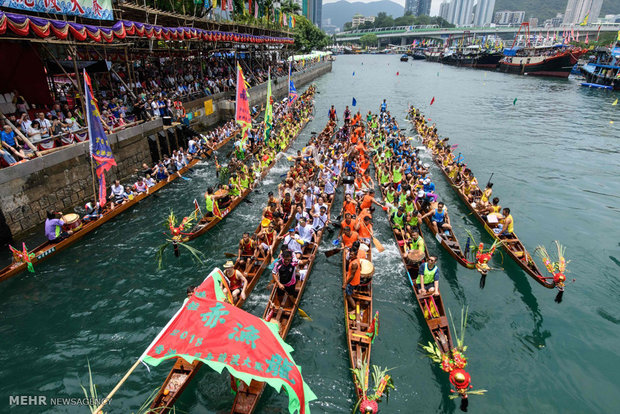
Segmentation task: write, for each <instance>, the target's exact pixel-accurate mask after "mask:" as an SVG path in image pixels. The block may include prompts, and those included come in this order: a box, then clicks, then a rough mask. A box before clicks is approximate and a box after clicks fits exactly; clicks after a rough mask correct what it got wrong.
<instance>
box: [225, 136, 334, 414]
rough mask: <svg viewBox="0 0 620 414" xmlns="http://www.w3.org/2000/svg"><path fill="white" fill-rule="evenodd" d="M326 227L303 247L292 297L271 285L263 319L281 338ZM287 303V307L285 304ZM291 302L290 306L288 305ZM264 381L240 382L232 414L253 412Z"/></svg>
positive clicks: (288, 327)
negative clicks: (302, 269)
mask: <svg viewBox="0 0 620 414" xmlns="http://www.w3.org/2000/svg"><path fill="white" fill-rule="evenodd" d="M330 139H331V136H330ZM332 206H333V200H332V202H331V203H330V204H329V206H328V209H327V215H328V217H329V216H330V213H331V208H332ZM326 228H327V227H324V228H323V229H322V230H321V231H319V232H318V233H316V236H315V240H316V244H314V245H312V246H311V247H309V248H307V249H304V251H303V253H302V258H301V260H303V261H307V262H308V268H307V270H306V275H305V277H304V280H297V283H296V286H295V289H296V292H295V295H294V297H289V296H288V295H286V294H285V295H284V298H283V301H282V303H280V301H279V300H278V295H277V290H278V289H277V286H275V285H274V286H273V289H272V290H271V295H270V296H269V300H268V302H267V306H266V308H265V311H264V313H263V319H265V318H267V317H268V315H269V316H271V319H270V320H271V321H275V322H277V323H278V324H279V326H280V328H279V333H280V336H281V337H282V339H286V335H287V334H288V332H289V330H290V328H291V325H292V322H293V319H294V317H295V314H296V313H297V310H298V309H299V303H300V302H301V298H302V296H303V292H304V290H305V288H306V284H307V282H308V279H309V277H310V273H311V272H312V267H313V265H314V260H315V258H316V255H317V254H318V247H319V245H320V243H321V239H322V237H323V234H324V232H325V230H326ZM287 304H289V307H286V305H287ZM290 304H292V306H290ZM265 385H266V384H265V383H264V382H259V381H251V383H250V384H249V385H246V384H245V383H243V382H240V384H239V387H238V389H237V395H236V396H235V401H234V402H233V406H232V409H231V413H232V414H242V413H244V414H249V413H252V412H254V410H255V409H256V406H257V404H258V401H259V400H260V397H261V395H262V393H263V391H264V390H265Z"/></svg>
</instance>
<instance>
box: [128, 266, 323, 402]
mask: <svg viewBox="0 0 620 414" xmlns="http://www.w3.org/2000/svg"><path fill="white" fill-rule="evenodd" d="M223 283H225V282H224V275H223V273H222V272H221V271H220V270H219V269H215V270H213V271H212V272H211V274H209V276H207V278H206V279H205V280H204V282H203V283H202V284H201V285H200V286H199V287H197V288H196V290H195V291H194V293H193V294H192V296H191V297H189V298H188V299H186V300H185V302H184V303H183V306H182V307H181V309H179V311H178V312H177V313H176V314H175V315H174V317H173V318H172V319H171V320H170V322H168V324H167V325H166V326H165V327H164V329H163V330H162V331H161V332H160V333H159V335H157V338H155V340H154V341H153V342H152V343H151V345H149V347H148V348H147V350H146V351H145V352H144V354H143V355H142V356H141V357H140V359H141V360H142V361H143V362H145V363H147V364H149V365H152V366H157V365H159V364H160V363H161V362H162V361H164V360H167V359H170V358H176V357H181V358H183V359H185V360H186V361H187V362H189V363H192V362H193V361H194V360H200V361H202V362H204V363H205V364H206V365H208V366H209V367H211V368H212V369H214V370H216V371H218V372H222V370H223V369H224V368H226V369H227V370H228V371H229V372H230V373H231V374H232V375H233V376H235V377H236V378H238V379H240V380H241V381H243V382H245V383H246V384H250V381H252V380H255V381H261V382H266V383H268V384H269V385H271V386H272V387H274V388H275V389H276V390H278V391H279V390H280V389H281V388H282V387H284V389H285V390H286V393H287V394H288V397H289V412H291V413H292V412H299V413H300V414H304V413H307V412H309V411H310V410H309V405H308V402H309V401H312V400H314V399H316V396H315V395H314V393H313V392H312V390H311V389H310V388H309V387H308V385H307V384H306V383H305V382H304V380H303V377H302V375H301V370H300V369H299V367H298V366H297V365H296V364H295V361H294V360H293V358H292V357H291V354H290V352H291V351H292V350H293V348H292V347H291V346H290V345H288V344H287V343H286V342H284V341H283V340H282V338H280V336H279V335H278V327H277V326H276V325H274V324H273V323H269V322H266V321H265V320H263V319H261V318H259V317H256V316H254V315H252V314H250V313H248V312H245V311H243V310H241V309H240V308H237V307H235V306H233V305H231V304H230V303H228V302H227V301H226V294H225V292H224V291H223V290H222V287H221V285H222V284H223Z"/></svg>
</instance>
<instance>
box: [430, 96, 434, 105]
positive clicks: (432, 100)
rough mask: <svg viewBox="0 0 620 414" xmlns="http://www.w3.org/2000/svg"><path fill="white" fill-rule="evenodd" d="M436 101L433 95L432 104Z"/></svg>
mask: <svg viewBox="0 0 620 414" xmlns="http://www.w3.org/2000/svg"><path fill="white" fill-rule="evenodd" d="M434 103H435V97H434V96H433V99H431V105H432V104H434Z"/></svg>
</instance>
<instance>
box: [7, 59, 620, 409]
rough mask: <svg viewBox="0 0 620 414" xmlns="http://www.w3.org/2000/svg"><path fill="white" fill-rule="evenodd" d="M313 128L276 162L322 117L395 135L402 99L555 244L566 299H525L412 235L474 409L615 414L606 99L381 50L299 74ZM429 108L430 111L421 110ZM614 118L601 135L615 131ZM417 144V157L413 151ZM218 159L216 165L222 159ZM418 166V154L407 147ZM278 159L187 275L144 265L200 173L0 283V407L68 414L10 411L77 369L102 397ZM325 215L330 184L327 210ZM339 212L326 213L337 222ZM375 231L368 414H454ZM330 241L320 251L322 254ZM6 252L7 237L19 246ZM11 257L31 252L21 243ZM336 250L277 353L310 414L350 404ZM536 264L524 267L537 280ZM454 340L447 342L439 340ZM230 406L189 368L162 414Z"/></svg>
mask: <svg viewBox="0 0 620 414" xmlns="http://www.w3.org/2000/svg"><path fill="white" fill-rule="evenodd" d="M316 84H317V86H318V91H319V93H318V94H317V95H316V97H315V98H316V99H315V100H316V116H315V119H314V120H313V121H312V122H311V123H310V124H308V126H306V128H305V129H304V131H303V132H302V134H301V135H300V136H299V137H298V138H297V140H296V142H295V143H294V145H293V147H292V148H291V149H290V150H289V153H290V154H292V153H293V152H294V151H296V150H297V149H301V148H302V147H303V146H304V145H305V143H306V142H307V141H308V139H309V137H310V134H311V132H319V131H321V130H322V128H323V126H324V125H325V123H326V121H327V112H328V109H329V107H330V105H332V104H334V105H335V106H336V108H337V110H338V114H339V116H340V117H341V118H342V113H343V109H344V106H345V105H351V103H352V99H353V98H355V100H356V101H357V106H356V107H354V108H351V109H353V110H354V111H355V110H360V111H362V113H363V114H366V113H367V112H368V111H369V110H372V111H373V112H377V111H378V109H379V104H380V102H381V101H382V100H383V99H387V104H388V109H389V110H390V112H391V114H392V115H393V116H395V117H396V119H397V120H398V121H399V123H400V125H401V127H402V128H405V129H406V130H407V131H408V132H407V133H408V134H409V135H412V136H413V131H412V130H411V126H410V124H408V123H407V121H406V120H405V113H406V108H407V107H408V105H410V104H412V105H415V106H416V107H417V108H420V109H421V111H422V112H423V113H424V114H425V115H426V116H427V117H430V118H431V121H430V122H431V123H436V124H437V127H438V130H439V133H440V135H442V136H444V137H449V138H450V142H451V143H452V144H458V148H457V149H456V150H455V152H457V153H458V152H460V153H461V154H462V155H463V156H464V157H465V162H466V163H467V165H468V167H470V168H471V169H472V171H473V172H474V173H475V174H476V176H477V177H478V180H479V182H480V183H481V185H484V184H486V182H487V180H488V178H489V177H490V176H491V174H493V183H494V187H493V190H494V195H496V196H499V197H500V200H501V202H500V203H501V205H502V206H504V207H510V209H511V210H512V215H513V217H514V220H515V232H516V233H517V234H518V235H519V237H520V238H521V240H522V241H523V243H524V244H525V246H526V247H527V248H528V249H529V250H530V252H532V253H533V251H534V249H535V248H536V246H537V245H545V246H547V248H548V249H552V248H553V245H552V242H553V240H559V241H560V242H561V243H562V244H563V245H565V246H566V257H567V259H568V260H570V263H569V264H568V273H567V279H568V281H567V287H566V292H565V294H564V301H563V302H562V303H561V304H556V303H554V301H553V298H554V296H555V294H556V292H555V291H553V290H548V289H545V288H544V287H542V286H540V285H538V284H537V283H536V282H535V281H534V280H533V279H531V278H530V277H529V276H528V275H527V274H526V273H525V272H523V271H522V270H521V269H520V268H519V267H518V266H517V265H516V264H515V263H514V262H513V261H512V260H511V259H510V258H509V257H508V256H507V255H505V254H503V255H501V254H498V253H496V254H495V255H494V256H493V259H492V262H491V265H492V267H493V268H496V270H494V271H492V272H490V273H489V275H488V277H487V281H486V287H485V289H484V290H481V289H480V288H479V275H478V274H477V273H476V272H475V271H472V270H467V269H465V268H463V267H459V265H458V264H457V263H456V262H455V261H454V259H452V258H451V257H450V256H449V255H448V254H447V253H446V252H445V251H444V250H442V248H441V246H440V245H439V244H438V243H437V242H436V241H435V239H434V238H433V237H431V236H430V232H429V231H427V229H426V228H425V227H423V231H424V236H425V238H426V241H427V244H428V247H429V249H430V251H431V253H433V254H436V255H438V257H439V262H438V266H439V269H440V290H441V292H442V296H443V301H444V304H445V306H446V307H447V308H449V309H450V310H451V312H452V314H453V315H454V319H455V322H457V324H458V320H459V318H460V313H461V309H462V308H463V307H467V308H468V310H469V320H468V326H467V331H466V336H465V343H466V345H467V346H468V348H467V352H466V355H467V357H468V361H469V364H468V367H467V370H468V372H469V373H470V374H471V376H472V385H473V386H474V388H475V389H486V390H488V392H487V394H486V395H485V396H471V397H470V398H471V399H470V404H469V412H472V413H497V412H510V413H539V412H544V413H590V412H591V413H613V412H617V410H618V407H619V406H620V393H618V375H617V371H618V368H620V358H619V357H618V351H617V349H618V344H619V343H620V326H619V325H620V301H619V300H618V298H619V297H620V284H619V282H618V275H619V274H620V240H619V239H618V235H619V234H620V226H619V225H618V220H619V218H620V179H618V177H620V130H619V129H618V128H620V117H619V116H618V114H619V112H618V111H620V106H612V105H611V103H612V102H613V101H614V100H615V99H616V98H617V97H618V95H617V94H613V93H609V92H606V91H599V90H589V89H585V88H582V87H580V86H579V82H578V81H577V80H573V79H569V80H554V79H541V78H533V77H524V76H515V75H507V74H503V73H497V72H487V71H476V70H472V69H465V68H454V67H449V66H442V65H440V64H438V63H430V62H425V61H410V62H406V63H405V62H400V61H399V56H395V55H387V56H381V55H375V56H373V55H363V56H339V57H338V58H337V61H336V62H334V66H333V71H332V72H331V73H328V74H326V75H324V76H323V77H321V78H320V79H318V80H317V82H316ZM433 98H435V100H434V103H433V105H432V106H431V105H430V102H431V100H432V99H433ZM614 122H615V123H614ZM418 145H421V144H418ZM228 151H230V146H228V147H225V148H223V149H222V150H221V151H220V159H222V158H224V157H225V155H226V154H227V153H228ZM422 157H423V159H425V161H426V162H427V163H429V164H432V160H431V158H430V156H429V155H428V153H426V152H425V151H424V150H422ZM288 165H289V162H288V161H287V159H286V157H281V158H280V160H279V161H278V163H277V165H276V166H275V167H274V168H273V169H272V170H271V171H270V172H269V174H268V176H267V177H266V179H265V180H264V181H263V182H262V184H261V185H260V186H259V187H258V188H257V190H256V191H254V192H253V193H252V194H251V195H250V196H249V201H250V203H241V204H240V206H239V207H238V208H237V209H236V210H235V211H234V212H232V213H231V214H230V215H229V216H228V217H227V218H226V219H225V220H224V221H223V222H222V223H220V224H219V225H218V226H216V227H215V228H214V229H213V230H212V231H210V232H209V233H208V234H207V235H205V236H203V237H200V238H198V239H197V240H195V241H193V242H191V245H192V246H193V247H195V248H198V249H199V250H201V251H202V252H203V253H204V255H205V257H206V260H205V262H204V264H197V263H195V262H193V261H192V260H191V258H190V254H189V253H188V252H187V251H184V250H183V249H182V251H181V257H180V258H176V257H174V255H173V254H172V250H171V249H169V250H168V251H166V254H165V260H164V266H163V269H161V270H158V269H157V261H156V258H155V255H156V252H157V249H158V247H159V246H160V245H161V244H162V243H164V241H165V236H164V234H163V232H164V231H166V228H165V226H164V222H165V220H166V217H167V216H168V214H169V213H170V211H171V210H174V212H175V214H176V215H177V216H181V217H182V216H183V215H187V214H189V213H190V212H191V210H192V208H193V207H192V202H193V200H194V199H195V198H196V199H198V200H200V201H201V203H202V200H203V198H202V197H203V194H204V191H205V189H206V187H207V186H208V185H212V184H214V183H216V177H215V173H214V163H213V161H211V160H208V161H204V162H201V163H200V164H199V165H198V166H196V167H195V168H194V169H193V172H191V173H189V174H188V178H189V180H176V181H175V182H173V183H171V184H170V185H169V186H167V187H165V188H164V189H163V190H161V191H160V192H158V193H156V194H155V195H154V196H152V197H149V198H148V199H146V200H145V201H143V202H142V203H140V204H138V205H136V206H134V207H133V208H131V209H130V210H129V211H127V212H125V213H123V214H121V215H120V216H118V217H117V218H115V219H113V220H112V221H110V222H108V223H106V224H104V225H103V226H102V227H101V228H99V229H97V230H96V231H94V232H93V233H91V234H89V235H87V236H86V237H84V238H83V239H82V240H80V241H79V242H78V243H76V244H75V245H74V246H72V247H71V248H69V249H67V250H66V251H63V252H61V253H59V254H57V255H56V256H54V257H52V258H50V259H49V260H48V261H46V262H43V263H41V264H40V265H37V266H36V272H35V273H23V274H21V275H18V276H16V277H14V278H13V279H11V280H9V281H7V282H4V283H2V284H1V285H0V338H1V342H0V345H1V347H2V351H1V352H0V378H2V381H1V382H0V412H9V411H10V412H15V413H32V412H42V413H85V412H88V409H87V408H86V407H83V406H82V407H80V406H76V405H56V406H52V405H40V406H26V407H23V406H13V407H12V406H10V405H9V401H10V400H9V398H10V397H11V396H21V395H28V396H45V397H47V399H48V400H49V399H51V398H60V397H69V398H71V397H74V398H80V397H83V396H84V394H83V391H82V389H81V385H84V386H85V387H86V388H88V384H89V379H88V365H89V364H90V367H91V369H92V373H93V382H94V383H95V384H96V385H97V388H98V393H99V395H100V396H103V395H105V394H107V392H108V391H110V390H111V389H112V387H114V385H115V384H116V383H117V382H118V381H119V380H120V379H121V377H122V376H123V375H124V373H125V372H126V371H127V369H129V368H130V367H131V366H132V365H133V363H134V362H135V361H136V359H137V358H138V357H139V356H140V355H141V354H142V352H143V351H144V350H145V348H146V347H147V346H148V345H149V343H150V342H151V340H152V339H153V338H154V337H155V335H157V333H158V332H159V331H160V330H161V328H162V327H163V326H164V325H165V324H166V322H167V321H168V320H169V318H170V317H172V315H173V314H174V313H175V312H176V310H177V309H178V308H179V306H180V305H181V303H182V301H183V299H184V298H185V289H186V287H187V286H188V285H192V284H194V285H196V284H198V283H200V281H202V279H203V278H204V277H205V276H206V275H207V274H208V272H209V271H210V270H211V269H213V268H214V267H215V266H222V265H223V263H224V262H225V260H226V257H225V255H224V253H226V252H236V249H237V243H238V241H239V239H240V237H241V235H242V233H243V232H244V231H253V230H254V228H255V227H256V225H257V224H258V222H259V218H260V214H261V213H260V211H261V209H262V208H263V207H264V205H265V201H266V199H267V192H268V191H275V189H276V186H277V184H278V183H279V182H280V180H281V175H282V174H284V173H285V172H286V170H287V169H288ZM432 176H433V177H434V181H435V183H436V186H437V192H438V193H439V195H440V199H441V200H443V201H444V202H445V203H446V205H447V206H448V211H449V213H450V216H451V220H452V224H453V227H454V229H455V232H456V234H457V236H458V237H459V239H460V241H461V244H462V245H464V244H465V240H466V238H467V237H468V233H467V231H469V232H471V234H472V235H473V237H474V238H475V242H476V243H478V242H480V241H482V242H484V243H485V244H486V245H487V246H488V245H490V243H491V242H492V240H491V238H490V237H489V236H488V235H487V234H486V233H485V232H484V230H483V229H482V227H481V226H480V225H479V223H478V222H477V221H476V220H475V219H474V218H473V217H472V216H471V215H469V210H468V209H467V208H466V207H465V206H464V205H463V203H462V202H461V201H460V200H459V198H458V197H457V195H456V194H455V193H454V191H453V190H452V189H451V188H450V187H449V186H448V185H447V182H446V181H445V179H444V178H443V176H442V175H441V173H440V172H439V171H438V170H437V169H436V167H434V166H433V167H432ZM341 202H342V194H341V190H340V193H339V195H338V197H337V199H336V207H337V208H334V210H333V211H334V212H335V211H336V210H337V209H339V208H340V206H341ZM336 215H337V214H336V213H333V214H332V216H333V217H335V216H336ZM375 233H376V234H375V235H376V236H377V237H378V238H379V240H380V241H381V242H382V243H383V245H384V246H385V247H386V250H385V251H384V252H383V253H376V252H373V260H374V263H375V267H376V269H377V270H376V274H375V278H374V305H373V306H374V309H375V310H377V311H379V315H380V316H379V318H380V329H379V336H378V338H377V340H376V341H375V342H374V344H373V347H372V358H371V361H372V363H373V364H375V365H380V366H383V367H388V368H390V369H391V371H390V374H391V375H392V376H393V378H394V383H395V385H396V390H393V391H392V392H391V393H390V396H389V400H388V401H384V402H383V403H382V404H381V405H380V407H381V410H382V412H384V413H415V412H419V413H452V412H457V411H458V400H451V399H450V398H449V395H450V386H449V383H448V378H447V374H445V373H444V372H443V371H441V370H440V369H439V367H438V366H437V365H435V364H433V363H432V361H431V360H430V359H428V358H427V357H426V356H425V355H424V353H423V351H422V350H421V347H420V344H426V343H428V342H429V341H430V340H431V336H430V334H429V332H428V329H427V327H426V324H425V323H424V319H423V316H422V314H421V312H420V310H419V309H418V307H417V303H416V302H415V298H414V296H413V293H412V289H411V286H410V285H409V281H408V280H407V278H406V274H405V269H404V267H403V265H402V262H401V260H400V257H399V255H398V249H397V247H396V245H395V243H394V241H393V238H392V234H391V230H390V227H389V225H388V221H387V217H386V215H385V213H383V212H382V211H377V213H376V217H375ZM335 237H336V233H332V234H331V235H329V237H327V238H326V239H324V240H323V242H322V244H321V250H327V249H329V248H330V247H331V246H332V244H331V240H333V239H334V238H335ZM20 245H21V243H20ZM28 246H29V247H30V246H34V244H33V243H29V244H28ZM340 264H341V262H340V256H338V255H336V256H333V257H331V258H329V259H326V258H325V256H324V255H323V254H319V256H318V257H317V262H316V265H315V267H314V269H313V271H312V274H311V275H310V279H309V283H308V285H307V287H306V290H305V293H304V297H303V299H302V301H301V308H302V309H303V310H304V311H305V312H306V313H307V314H308V315H310V317H311V318H312V321H307V320H303V319H301V318H299V317H298V318H296V320H295V321H294V322H293V326H292V329H291V331H290V333H289V335H288V338H287V342H288V343H289V344H290V345H292V346H293V347H294V349H295V351H294V352H293V354H292V356H293V358H294V359H295V361H296V362H297V363H298V364H299V365H300V366H301V367H302V370H303V375H304V379H305V381H306V382H307V383H308V384H309V386H310V387H311V388H312V390H313V391H314V392H315V393H316V395H317V396H318V400H316V401H314V402H313V403H311V409H312V412H317V413H350V412H351V410H352V408H353V405H354V404H355V393H354V387H353V381H352V377H351V373H350V370H349V357H348V351H347V347H346V341H345V327H344V313H343V312H344V311H343V300H342V290H341V284H342V275H341V273H340V271H341V267H340ZM541 268H542V267H541ZM265 276H266V275H263V277H262V278H261V280H260V281H259V282H258V285H257V286H256V288H255V290H254V292H252V294H251V295H250V296H249V298H248V301H247V302H246V304H245V306H244V309H245V310H247V311H249V312H251V313H253V314H255V315H262V312H263V309H264V307H265V304H266V301H267V298H268V294H269V290H268V289H267V283H268V281H269V278H268V277H265ZM453 334H454V333H453ZM171 366H172V361H170V362H168V363H162V364H161V365H160V366H158V367H155V368H150V370H148V369H147V368H146V367H145V366H140V367H139V368H138V369H137V370H136V371H135V372H134V374H133V375H132V376H131V377H130V378H129V380H128V381H127V382H126V383H125V384H124V386H123V387H122V388H121V389H120V390H119V391H118V393H117V394H116V395H115V396H114V398H113V399H112V402H111V405H110V406H109V407H108V409H107V412H122V413H130V412H136V411H137V410H138V408H139V407H140V406H141V405H142V403H143V402H144V401H145V400H146V399H147V398H148V396H149V395H150V394H151V393H152V392H153V391H155V390H156V389H158V388H159V387H160V385H161V383H162V381H163V380H164V378H165V377H166V375H167V374H168V371H169V369H170V367H171ZM233 399H234V396H233V394H232V393H231V392H230V381H229V378H228V375H227V374H221V375H220V374H217V373H215V372H213V371H211V370H210V369H209V368H208V367H203V368H202V369H201V370H200V372H199V373H198V374H197V375H196V377H195V378H194V380H193V381H192V383H191V384H190V386H189V387H188V388H187V389H186V391H185V393H184V394H183V395H182V396H181V398H180V399H179V401H178V402H177V405H176V406H177V412H187V413H227V412H229V410H230V406H231V403H232V401H233ZM287 406H288V402H287V396H286V395H285V394H277V393H276V392H274V391H273V390H271V389H268V390H267V391H266V392H265V393H264V395H263V397H262V399H261V402H260V405H259V409H258V412H259V413H284V412H286V408H287Z"/></svg>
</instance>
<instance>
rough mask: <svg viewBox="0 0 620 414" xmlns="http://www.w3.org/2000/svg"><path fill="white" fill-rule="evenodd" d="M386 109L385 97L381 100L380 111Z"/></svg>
mask: <svg viewBox="0 0 620 414" xmlns="http://www.w3.org/2000/svg"><path fill="white" fill-rule="evenodd" d="M385 111H387V103H386V102H385V99H384V100H383V103H382V104H381V112H385Z"/></svg>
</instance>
